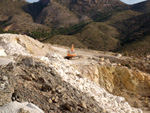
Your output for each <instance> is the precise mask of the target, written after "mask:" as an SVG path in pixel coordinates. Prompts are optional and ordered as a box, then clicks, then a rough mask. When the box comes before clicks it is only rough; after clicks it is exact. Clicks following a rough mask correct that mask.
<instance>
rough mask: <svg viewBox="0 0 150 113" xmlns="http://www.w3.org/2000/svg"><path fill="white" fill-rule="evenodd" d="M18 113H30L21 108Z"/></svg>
mask: <svg viewBox="0 0 150 113" xmlns="http://www.w3.org/2000/svg"><path fill="white" fill-rule="evenodd" d="M18 113H30V112H29V111H27V110H25V109H23V108H20V110H19V111H18Z"/></svg>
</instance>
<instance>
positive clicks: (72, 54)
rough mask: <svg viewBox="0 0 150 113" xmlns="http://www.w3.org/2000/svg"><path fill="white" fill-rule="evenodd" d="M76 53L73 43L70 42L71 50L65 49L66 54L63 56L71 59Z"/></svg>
mask: <svg viewBox="0 0 150 113" xmlns="http://www.w3.org/2000/svg"><path fill="white" fill-rule="evenodd" d="M76 56H77V54H76V53H75V51H74V45H73V44H72V46H71V51H67V56H66V57H65V58H66V59H72V58H73V57H76Z"/></svg>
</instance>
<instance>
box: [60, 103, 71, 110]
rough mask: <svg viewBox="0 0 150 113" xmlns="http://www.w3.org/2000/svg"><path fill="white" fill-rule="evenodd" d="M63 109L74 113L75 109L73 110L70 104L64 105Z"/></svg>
mask: <svg viewBox="0 0 150 113" xmlns="http://www.w3.org/2000/svg"><path fill="white" fill-rule="evenodd" d="M62 108H63V109H64V110H68V111H72V110H73V109H72V107H71V105H69V104H67V103H66V104H64V105H62Z"/></svg>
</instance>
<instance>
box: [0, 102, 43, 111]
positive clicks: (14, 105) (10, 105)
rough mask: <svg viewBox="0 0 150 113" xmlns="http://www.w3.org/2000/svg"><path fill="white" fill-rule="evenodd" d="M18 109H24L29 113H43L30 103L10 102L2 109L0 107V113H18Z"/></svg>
mask: <svg viewBox="0 0 150 113" xmlns="http://www.w3.org/2000/svg"><path fill="white" fill-rule="evenodd" d="M20 109H24V110H25V111H28V112H29V113H44V112H43V111H42V110H41V109H40V108H39V107H37V106H36V105H34V104H32V103H28V102H24V103H19V102H16V101H14V102H11V103H8V104H6V105H4V106H2V107H0V113H18V112H19V111H20Z"/></svg>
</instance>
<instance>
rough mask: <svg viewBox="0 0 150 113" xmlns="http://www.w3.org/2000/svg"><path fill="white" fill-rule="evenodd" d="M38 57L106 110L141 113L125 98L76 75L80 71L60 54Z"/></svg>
mask: <svg viewBox="0 0 150 113" xmlns="http://www.w3.org/2000/svg"><path fill="white" fill-rule="evenodd" d="M39 59H40V60H42V61H43V62H45V63H46V64H48V65H49V67H51V68H53V69H54V70H55V71H56V72H57V73H58V74H59V75H60V76H61V77H62V79H63V80H64V81H66V82H68V83H69V84H70V85H71V86H73V87H74V88H76V89H78V90H80V91H81V92H84V93H86V94H87V95H88V96H91V97H93V98H94V99H95V101H97V103H98V105H99V106H100V107H102V108H103V109H105V110H106V111H109V112H110V113H143V112H142V110H141V109H136V108H132V107H131V106H130V105H129V104H128V102H126V101H125V98H123V97H119V96H114V95H112V94H110V93H109V92H107V91H106V90H105V89H104V88H102V87H100V86H99V85H97V84H96V83H94V82H92V81H90V80H89V79H87V78H86V77H84V78H79V77H78V76H77V75H78V74H80V72H78V71H77V70H76V69H75V68H73V66H72V62H71V61H68V60H66V59H63V57H61V56H60V55H58V54H48V55H47V56H46V57H39Z"/></svg>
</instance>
